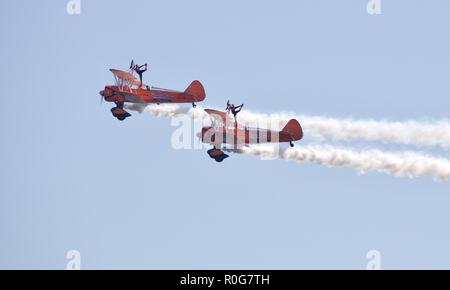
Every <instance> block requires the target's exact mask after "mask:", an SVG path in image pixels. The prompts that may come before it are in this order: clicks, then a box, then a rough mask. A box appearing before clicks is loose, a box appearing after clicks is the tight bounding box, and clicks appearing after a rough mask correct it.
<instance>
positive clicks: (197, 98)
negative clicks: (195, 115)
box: [100, 69, 206, 121]
mask: <svg viewBox="0 0 450 290" xmlns="http://www.w3.org/2000/svg"><path fill="white" fill-rule="evenodd" d="M110 71H111V72H112V73H113V75H114V78H115V85H107V86H105V89H104V90H102V91H101V92H100V95H101V97H102V100H103V99H104V100H105V101H107V102H113V103H115V104H116V107H114V108H112V109H111V112H112V114H113V116H114V117H116V118H117V119H119V120H120V121H123V120H125V119H126V118H127V117H129V116H131V114H130V113H128V112H127V111H125V110H124V108H123V106H124V103H134V104H142V105H147V104H158V105H159V104H161V103H191V104H192V106H194V107H195V103H197V102H201V101H203V100H204V99H205V97H206V94H205V89H204V88H203V85H202V84H201V83H200V82H199V81H193V82H192V83H191V84H190V85H189V87H188V88H187V89H186V90H185V91H184V92H179V91H173V90H167V89H161V88H155V87H149V86H147V85H145V84H143V85H141V82H140V81H139V80H138V79H137V78H136V77H135V76H134V75H133V74H132V73H130V72H125V71H121V70H117V69H111V70H110Z"/></svg>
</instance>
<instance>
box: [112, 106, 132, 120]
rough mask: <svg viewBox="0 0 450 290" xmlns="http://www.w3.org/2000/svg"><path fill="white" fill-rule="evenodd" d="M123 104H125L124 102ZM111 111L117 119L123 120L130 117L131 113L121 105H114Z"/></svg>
mask: <svg viewBox="0 0 450 290" xmlns="http://www.w3.org/2000/svg"><path fill="white" fill-rule="evenodd" d="M122 106H123V104H122ZM111 113H112V114H113V116H114V117H116V118H117V120H119V121H123V120H125V119H126V118H128V117H130V116H131V114H130V113H128V112H127V111H125V110H124V109H123V108H121V107H120V106H119V105H117V107H114V108H112V109H111Z"/></svg>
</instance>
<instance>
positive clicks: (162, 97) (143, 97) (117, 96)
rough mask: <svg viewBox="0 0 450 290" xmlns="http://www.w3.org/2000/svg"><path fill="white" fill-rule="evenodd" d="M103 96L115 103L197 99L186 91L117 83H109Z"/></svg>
mask: <svg viewBox="0 0 450 290" xmlns="http://www.w3.org/2000/svg"><path fill="white" fill-rule="evenodd" d="M103 97H104V98H105V101H107V102H114V103H124V102H127V103H149V104H150V103H155V104H162V103H195V102H197V101H201V100H197V99H196V97H195V96H193V95H190V94H187V93H185V92H178V91H172V90H164V89H147V88H136V89H130V88H128V87H122V88H121V87H119V86H115V85H108V86H106V87H105V89H104V90H103Z"/></svg>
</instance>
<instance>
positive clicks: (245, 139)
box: [199, 109, 303, 162]
mask: <svg viewBox="0 0 450 290" xmlns="http://www.w3.org/2000/svg"><path fill="white" fill-rule="evenodd" d="M205 111H206V112H207V113H208V114H209V115H210V117H211V119H212V126H207V127H203V128H202V132H201V133H199V137H200V138H201V139H202V142H203V143H206V144H211V145H213V146H214V147H213V149H210V150H208V155H209V156H210V157H211V158H212V159H214V160H216V161H217V162H222V161H223V160H224V159H225V158H227V157H229V156H228V155H227V154H225V153H224V152H223V151H222V150H221V149H219V148H222V146H223V147H226V148H230V147H231V148H233V149H231V150H230V151H233V150H237V149H239V148H240V147H242V146H248V145H249V144H262V143H283V142H289V144H290V146H291V147H294V141H298V140H301V139H302V138H303V130H302V127H301V126H300V123H299V122H298V121H297V120H296V119H292V120H290V121H289V122H288V123H287V124H286V125H285V126H284V128H283V129H281V131H273V130H267V129H260V128H248V127H246V126H242V125H240V124H239V123H238V122H237V121H236V120H235V119H233V118H232V117H229V116H228V114H227V113H226V112H221V111H217V110H210V109H205Z"/></svg>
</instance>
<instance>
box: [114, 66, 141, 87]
mask: <svg viewBox="0 0 450 290" xmlns="http://www.w3.org/2000/svg"><path fill="white" fill-rule="evenodd" d="M110 71H111V72H112V73H113V75H114V78H115V79H116V85H118V86H124V85H126V86H139V85H140V84H141V82H140V81H139V80H138V79H137V78H136V77H135V76H134V75H132V74H131V73H129V72H126V71H122V70H118V69H110Z"/></svg>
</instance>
